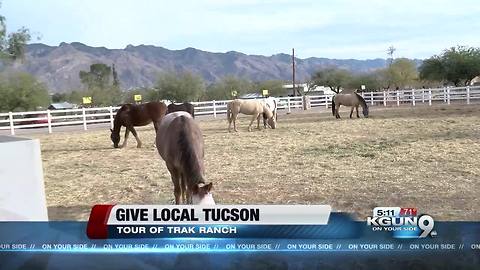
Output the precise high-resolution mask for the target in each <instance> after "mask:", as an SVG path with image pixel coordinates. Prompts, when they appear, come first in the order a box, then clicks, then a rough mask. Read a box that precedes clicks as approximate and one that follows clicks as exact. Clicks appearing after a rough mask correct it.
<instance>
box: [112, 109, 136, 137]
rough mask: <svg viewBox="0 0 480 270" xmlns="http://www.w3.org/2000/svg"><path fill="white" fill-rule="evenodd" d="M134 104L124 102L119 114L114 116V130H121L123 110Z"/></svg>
mask: <svg viewBox="0 0 480 270" xmlns="http://www.w3.org/2000/svg"><path fill="white" fill-rule="evenodd" d="M131 105H132V104H123V105H122V106H121V107H120V109H118V111H117V114H115V117H114V118H113V128H114V130H118V131H120V128H121V127H122V124H123V123H122V117H121V115H122V112H124V111H128V110H129V109H130V107H131Z"/></svg>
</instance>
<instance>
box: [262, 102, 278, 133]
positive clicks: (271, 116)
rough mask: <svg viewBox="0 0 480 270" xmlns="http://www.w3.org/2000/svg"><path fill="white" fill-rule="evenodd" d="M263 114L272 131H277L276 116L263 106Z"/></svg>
mask: <svg viewBox="0 0 480 270" xmlns="http://www.w3.org/2000/svg"><path fill="white" fill-rule="evenodd" d="M263 113H264V116H263V117H266V118H267V119H268V120H267V123H268V125H269V126H270V127H271V128H272V129H275V128H276V127H277V121H276V120H275V115H274V114H273V112H272V111H271V110H270V108H269V107H268V106H267V105H263Z"/></svg>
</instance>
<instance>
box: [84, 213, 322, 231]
mask: <svg viewBox="0 0 480 270" xmlns="http://www.w3.org/2000/svg"><path fill="white" fill-rule="evenodd" d="M330 212H331V207H330V206H329V205H241V206H240V205H211V206H199V205H175V206H172V205H165V206H164V205H112V207H111V209H110V211H109V212H108V220H107V224H106V225H107V226H108V228H109V231H112V228H113V233H115V234H116V235H134V236H139V235H142V234H148V235H151V234H162V235H163V236H174V235H188V236H192V235H194V234H211V233H213V234H235V233H237V227H235V226H232V225H326V224H327V223H328V218H329V215H330ZM92 213H93V210H92ZM200 225H203V226H200Z"/></svg>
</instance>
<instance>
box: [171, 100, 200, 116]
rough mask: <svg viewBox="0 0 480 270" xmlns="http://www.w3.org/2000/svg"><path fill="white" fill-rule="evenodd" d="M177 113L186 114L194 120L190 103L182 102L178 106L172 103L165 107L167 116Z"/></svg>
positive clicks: (193, 110)
mask: <svg viewBox="0 0 480 270" xmlns="http://www.w3.org/2000/svg"><path fill="white" fill-rule="evenodd" d="M178 111H184V112H188V113H190V114H191V115H192V117H193V118H195V107H194V106H193V105H192V104H191V103H188V102H184V103H182V104H178V105H177V104H174V103H172V104H170V105H168V106H167V114H169V113H172V112H178Z"/></svg>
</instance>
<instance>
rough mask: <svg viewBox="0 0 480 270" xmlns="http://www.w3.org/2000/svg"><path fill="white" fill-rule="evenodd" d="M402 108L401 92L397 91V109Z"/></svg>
mask: <svg viewBox="0 0 480 270" xmlns="http://www.w3.org/2000/svg"><path fill="white" fill-rule="evenodd" d="M398 106H400V91H399V90H397V107H398Z"/></svg>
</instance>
